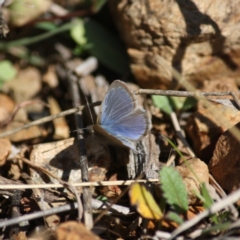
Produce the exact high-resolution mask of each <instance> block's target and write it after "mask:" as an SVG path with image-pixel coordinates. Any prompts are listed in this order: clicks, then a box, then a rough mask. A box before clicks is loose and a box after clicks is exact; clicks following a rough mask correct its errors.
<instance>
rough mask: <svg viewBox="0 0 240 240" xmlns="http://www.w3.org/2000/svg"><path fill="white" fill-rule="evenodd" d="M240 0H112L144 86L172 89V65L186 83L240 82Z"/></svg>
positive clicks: (141, 83) (131, 61) (134, 71)
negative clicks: (222, 78) (223, 79)
mask: <svg viewBox="0 0 240 240" xmlns="http://www.w3.org/2000/svg"><path fill="white" fill-rule="evenodd" d="M239 4H240V0H235V1H230V2H229V1H227V0H225V1H217V0H213V1H208V0H203V1H202V0H192V1H190V0H188V1H180V0H177V1H173V0H170V1H159V0H148V1H141V0H135V1H127V0H116V1H109V7H110V10H111V12H112V16H113V18H114V19H115V23H116V25H117V28H118V30H119V32H120V35H121V37H122V38H123V40H124V42H125V44H126V46H127V51H128V55H129V56H130V67H131V70H132V72H133V74H134V76H135V77H136V79H137V80H138V83H139V84H140V85H141V86H142V87H145V88H162V89H166V88H172V87H173V86H174V82H173V77H172V73H171V72H172V71H171V67H172V66H173V67H174V68H176V69H177V70H178V71H180V72H181V74H182V75H183V77H185V79H186V80H187V81H190V82H192V83H195V84H196V85H201V84H202V81H203V80H213V79H217V78H219V77H231V78H235V79H236V80H237V81H239V70H238V69H239V68H238V65H239V63H240V54H239V52H240V45H239V43H240V41H239V39H240V32H239V31H236V29H239V27H240V21H239V20H238V19H239V16H240V15H239V11H240V10H239V7H238V6H239Z"/></svg>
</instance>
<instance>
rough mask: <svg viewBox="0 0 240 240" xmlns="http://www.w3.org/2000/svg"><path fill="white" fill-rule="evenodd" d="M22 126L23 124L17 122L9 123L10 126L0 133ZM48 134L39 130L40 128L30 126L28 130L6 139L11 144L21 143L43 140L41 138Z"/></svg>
mask: <svg viewBox="0 0 240 240" xmlns="http://www.w3.org/2000/svg"><path fill="white" fill-rule="evenodd" d="M26 123H27V122H26ZM24 125H25V123H22V122H17V121H15V122H11V123H10V124H8V125H7V127H6V128H4V129H1V130H0V132H5V131H9V130H12V129H14V128H18V127H21V126H24ZM48 134H49V133H48V131H47V130H45V129H43V128H41V127H40V126H32V127H30V128H27V129H23V130H21V131H19V132H17V133H14V134H12V135H10V136H8V139H9V140H10V141H11V142H22V141H27V140H32V139H36V138H43V137H46V136H47V135H48Z"/></svg>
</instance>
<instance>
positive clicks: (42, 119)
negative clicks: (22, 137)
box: [0, 101, 101, 138]
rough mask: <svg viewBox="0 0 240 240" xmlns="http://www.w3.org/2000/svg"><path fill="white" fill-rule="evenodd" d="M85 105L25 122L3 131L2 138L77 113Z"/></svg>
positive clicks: (0, 136)
mask: <svg viewBox="0 0 240 240" xmlns="http://www.w3.org/2000/svg"><path fill="white" fill-rule="evenodd" d="M99 105H101V102H100V101H98V102H95V103H91V104H89V106H90V107H95V106H99ZM85 107H86V105H83V106H79V107H75V108H71V109H69V110H66V111H63V112H61V113H58V114H55V115H51V116H47V117H44V118H41V119H38V120H36V121H33V122H30V123H27V124H25V125H24V126H22V127H18V128H14V129H12V130H10V131H7V132H3V133H1V134H0V138H3V137H7V136H9V135H12V134H14V133H16V132H20V131H21V130H23V129H27V128H30V127H32V126H36V125H40V124H43V123H46V122H50V121H52V120H54V119H56V118H60V117H64V116H67V115H70V114H73V113H76V112H78V111H82V110H83V109H84V108H85Z"/></svg>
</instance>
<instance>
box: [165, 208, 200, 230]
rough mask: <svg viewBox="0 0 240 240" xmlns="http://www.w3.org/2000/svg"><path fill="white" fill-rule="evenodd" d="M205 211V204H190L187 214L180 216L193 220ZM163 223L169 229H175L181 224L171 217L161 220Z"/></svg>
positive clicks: (185, 219)
mask: <svg viewBox="0 0 240 240" xmlns="http://www.w3.org/2000/svg"><path fill="white" fill-rule="evenodd" d="M203 211H204V208H203V206H197V205H196V206H189V209H188V211H187V213H186V215H185V216H183V215H182V214H181V215H180V217H181V218H182V219H183V220H184V221H187V220H191V219H192V218H194V217H196V215H197V214H199V213H201V212H203ZM161 225H162V226H163V227H165V228H167V229H171V230H172V229H175V228H177V227H179V224H178V223H176V222H173V221H170V220H169V219H166V218H165V219H163V220H162V222H161Z"/></svg>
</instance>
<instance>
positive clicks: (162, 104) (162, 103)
mask: <svg viewBox="0 0 240 240" xmlns="http://www.w3.org/2000/svg"><path fill="white" fill-rule="evenodd" d="M152 101H153V104H154V105H155V106H156V107H158V108H159V109H161V110H162V111H163V112H165V113H167V114H170V113H171V112H172V111H173V109H172V106H171V103H170V101H169V98H168V97H166V96H158V95H152Z"/></svg>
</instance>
